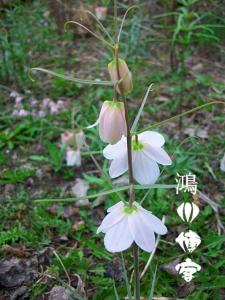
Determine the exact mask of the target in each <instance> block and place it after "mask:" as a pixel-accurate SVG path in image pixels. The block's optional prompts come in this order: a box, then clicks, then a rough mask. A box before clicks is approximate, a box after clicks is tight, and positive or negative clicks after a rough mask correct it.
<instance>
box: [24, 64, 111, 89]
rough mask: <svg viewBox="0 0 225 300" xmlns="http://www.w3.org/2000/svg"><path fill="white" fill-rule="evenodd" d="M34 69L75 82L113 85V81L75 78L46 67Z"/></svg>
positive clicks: (33, 69) (34, 69)
mask: <svg viewBox="0 0 225 300" xmlns="http://www.w3.org/2000/svg"><path fill="white" fill-rule="evenodd" d="M33 71H41V72H44V73H47V74H50V75H53V76H57V77H60V78H63V79H65V80H69V81H73V82H76V83H81V84H90V85H107V86H111V85H113V83H112V82H111V81H100V80H87V79H79V78H75V77H72V76H68V75H63V74H60V73H57V72H53V71H50V70H48V69H44V68H32V69H30V72H33ZM28 76H29V77H30V79H31V80H32V81H34V79H33V78H32V77H31V74H30V73H29V75H28Z"/></svg>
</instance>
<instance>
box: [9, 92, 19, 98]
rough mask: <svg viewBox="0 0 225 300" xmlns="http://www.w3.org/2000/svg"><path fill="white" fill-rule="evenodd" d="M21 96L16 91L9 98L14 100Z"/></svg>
mask: <svg viewBox="0 0 225 300" xmlns="http://www.w3.org/2000/svg"><path fill="white" fill-rule="evenodd" d="M19 96H20V95H19V94H18V93H17V92H16V91H12V92H11V93H10V95H9V97H12V98H16V97H19Z"/></svg>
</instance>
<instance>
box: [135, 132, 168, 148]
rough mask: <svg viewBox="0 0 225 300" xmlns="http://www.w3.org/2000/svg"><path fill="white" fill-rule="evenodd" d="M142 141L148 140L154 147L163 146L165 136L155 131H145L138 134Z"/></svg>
mask: <svg viewBox="0 0 225 300" xmlns="http://www.w3.org/2000/svg"><path fill="white" fill-rule="evenodd" d="M138 139H139V140H140V141H143V142H146V143H148V144H149V145H151V146H153V147H157V148H158V147H162V146H163V145H164V143H165V139H164V137H163V136H162V135H161V134H160V133H158V132H155V131H145V132H142V133H140V134H139V135H138Z"/></svg>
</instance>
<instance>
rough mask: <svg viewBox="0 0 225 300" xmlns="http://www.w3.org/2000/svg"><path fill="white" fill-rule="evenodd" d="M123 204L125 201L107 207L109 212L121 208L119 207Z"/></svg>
mask: <svg viewBox="0 0 225 300" xmlns="http://www.w3.org/2000/svg"><path fill="white" fill-rule="evenodd" d="M122 206H124V204H123V201H120V202H117V203H116V204H114V205H113V206H111V207H109V208H108V209H107V212H111V211H113V210H114V209H116V208H119V207H122Z"/></svg>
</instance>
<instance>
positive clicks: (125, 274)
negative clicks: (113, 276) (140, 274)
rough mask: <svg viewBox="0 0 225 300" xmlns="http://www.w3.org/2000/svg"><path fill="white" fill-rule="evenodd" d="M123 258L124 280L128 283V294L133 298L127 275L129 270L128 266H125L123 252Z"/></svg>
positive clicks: (130, 298) (130, 299)
mask: <svg viewBox="0 0 225 300" xmlns="http://www.w3.org/2000/svg"><path fill="white" fill-rule="evenodd" d="M121 259H122V267H123V273H124V280H125V283H126V288H127V295H128V298H129V300H132V292H131V287H130V284H129V280H128V277H127V270H126V266H125V261H124V257H123V253H122V252H121Z"/></svg>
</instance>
